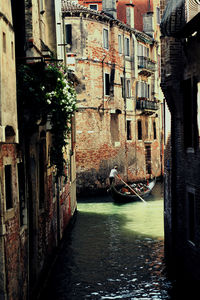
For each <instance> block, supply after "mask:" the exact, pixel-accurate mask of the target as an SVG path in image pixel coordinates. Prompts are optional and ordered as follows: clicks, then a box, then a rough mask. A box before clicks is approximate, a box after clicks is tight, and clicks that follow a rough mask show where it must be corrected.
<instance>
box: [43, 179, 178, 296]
mask: <svg viewBox="0 0 200 300" xmlns="http://www.w3.org/2000/svg"><path fill="white" fill-rule="evenodd" d="M164 270H165V265H164V263H163V187H162V184H160V183H157V184H156V186H155V188H154V190H153V192H152V195H151V196H150V197H149V198H148V199H147V203H146V204H144V203H143V202H141V201H138V202H135V203H129V204H124V205H116V204H115V203H113V201H112V198H111V197H110V196H109V195H107V196H105V197H92V198H85V199H79V201H78V215H77V220H76V223H75V226H74V228H73V230H72V232H71V235H70V237H69V238H68V239H66V241H65V243H64V245H63V248H62V251H61V252H60V255H59V257H58V260H57V263H56V265H55V267H54V269H53V272H52V274H51V277H50V279H49V281H48V285H47V289H46V291H45V293H44V295H43V298H42V299H49V300H50V299H56V300H68V299H69V300H74V299H75V300H81V299H94V300H95V299H102V300H103V299H108V300H109V299H130V300H136V299H140V300H147V299H148V300H158V299H172V298H170V289H171V283H170V282H169V281H168V280H167V278H166V276H165V272H164Z"/></svg>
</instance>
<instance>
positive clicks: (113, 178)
mask: <svg viewBox="0 0 200 300" xmlns="http://www.w3.org/2000/svg"><path fill="white" fill-rule="evenodd" d="M117 169H118V167H117V166H114V168H113V169H112V170H111V171H110V175H109V180H110V185H112V183H113V182H114V180H115V176H118V170H117Z"/></svg>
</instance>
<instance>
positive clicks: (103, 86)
mask: <svg viewBox="0 0 200 300" xmlns="http://www.w3.org/2000/svg"><path fill="white" fill-rule="evenodd" d="M105 58H106V55H105V56H104V58H103V59H102V61H101V64H102V83H103V85H102V100H103V103H102V105H103V114H104V88H105V84H104V60H105Z"/></svg>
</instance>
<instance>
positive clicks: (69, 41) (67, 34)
mask: <svg viewBox="0 0 200 300" xmlns="http://www.w3.org/2000/svg"><path fill="white" fill-rule="evenodd" d="M67 28H70V30H68V29H67ZM65 42H66V44H67V45H70V47H71V46H72V24H65Z"/></svg>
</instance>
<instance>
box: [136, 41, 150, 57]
mask: <svg viewBox="0 0 200 300" xmlns="http://www.w3.org/2000/svg"><path fill="white" fill-rule="evenodd" d="M137 49H138V50H137V52H138V56H143V57H149V48H148V47H146V46H145V45H143V44H140V43H139V44H138V48H137Z"/></svg>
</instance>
